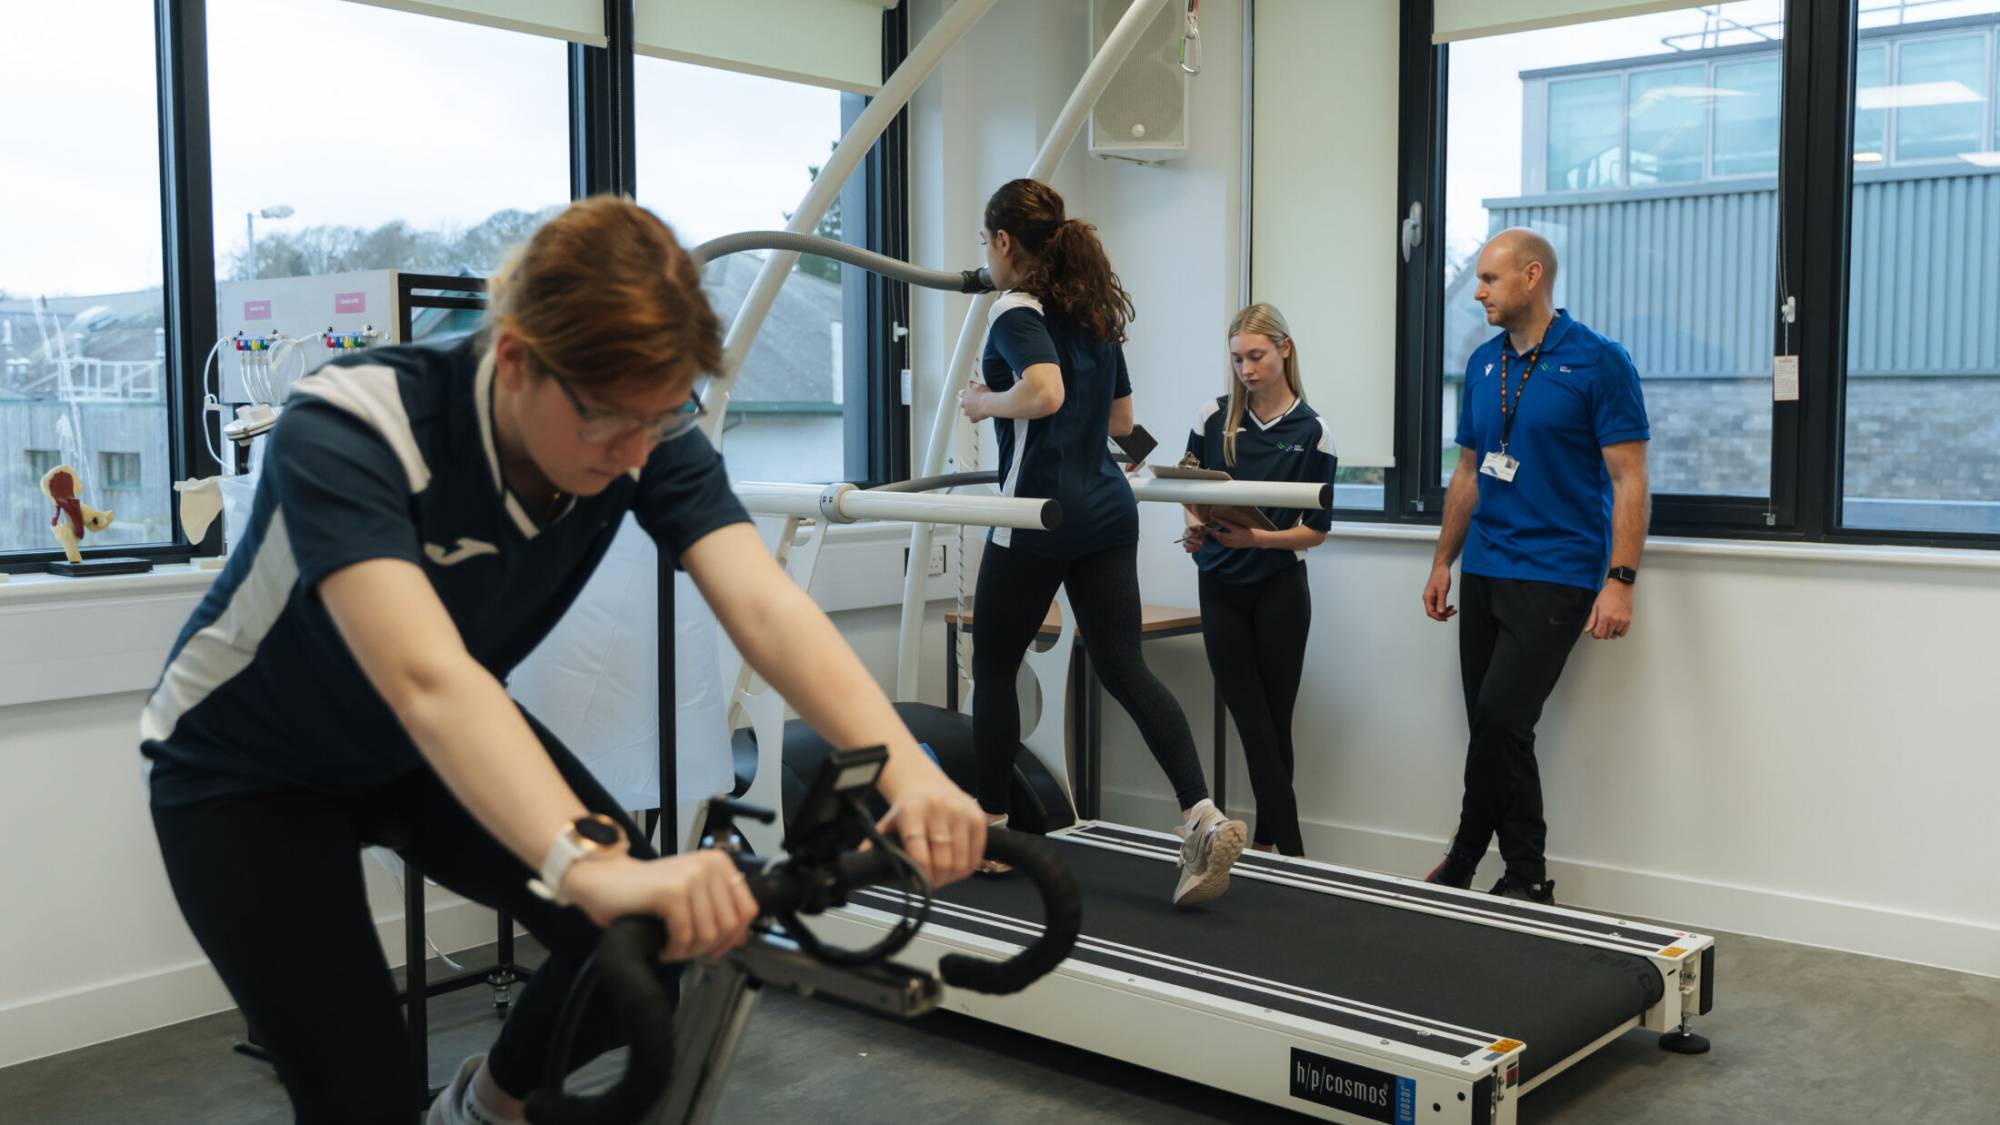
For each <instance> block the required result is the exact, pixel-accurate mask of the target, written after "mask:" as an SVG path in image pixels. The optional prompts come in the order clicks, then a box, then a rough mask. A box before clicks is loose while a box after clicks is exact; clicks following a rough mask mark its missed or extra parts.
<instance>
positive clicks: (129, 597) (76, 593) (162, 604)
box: [0, 563, 220, 707]
mask: <svg viewBox="0 0 2000 1125" xmlns="http://www.w3.org/2000/svg"><path fill="white" fill-rule="evenodd" d="M218 573H220V571H215V570H199V569H197V568H195V567H194V566H192V565H189V564H187V563H175V564H172V565H169V566H160V567H155V568H154V569H153V570H151V571H149V572H147V573H145V574H111V575H106V576H104V577H102V578H65V577H61V576H58V575H54V574H16V575H13V576H12V577H11V578H10V579H9V580H8V581H6V582H0V707H6V706H12V705H16V704H26V703H46V702H51V701H55V700H62V699H82V698H87V697H91V696H102V695H113V694H117V693H120V692H130V691H145V690H146V689H148V688H150V687H152V686H153V684H154V682H155V681H156V680H158V679H159V676H160V669H161V668H162V667H163V666H164V665H165V664H166V659H167V651H168V650H169V649H170V648H172V647H173V643H174V638H175V637H177V636H179V635H180V630H181V626H182V625H184V624H186V622H187V619H188V615H189V614H190V613H192V612H193V611H194V607H195V604H196V603H197V602H199V601H200V600H201V596H202V595H203V594H204V593H206V592H207V590H208V587H209V585H210V584H211V583H213V582H214V581H215V576H216V575H217V574H218Z"/></svg>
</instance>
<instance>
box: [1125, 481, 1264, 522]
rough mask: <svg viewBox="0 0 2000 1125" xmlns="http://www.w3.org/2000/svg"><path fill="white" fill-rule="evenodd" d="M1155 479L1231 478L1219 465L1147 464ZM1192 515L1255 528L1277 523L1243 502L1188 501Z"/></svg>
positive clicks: (1261, 511) (1208, 520)
mask: <svg viewBox="0 0 2000 1125" xmlns="http://www.w3.org/2000/svg"><path fill="white" fill-rule="evenodd" d="M1147 468H1149V469H1151V470H1152V471H1153V476H1154V478H1155V479H1157V480H1234V479H1235V478H1234V477H1231V476H1230V475H1229V474H1228V473H1225V472H1223V471H1222V470H1220V469H1192V468H1183V467H1181V466H1179V465H1148V466H1147ZM1188 508H1189V510H1191V511H1193V512H1194V517H1195V518H1196V519H1198V520H1201V521H1202V522H1203V523H1211V522H1214V521H1216V520H1221V521H1223V522H1225V523H1232V524H1235V525H1236V526H1237V527H1254V528H1256V529H1257V530H1259V531H1276V530H1278V525H1277V524H1275V523H1272V522H1271V517H1269V516H1267V515H1265V514H1264V512H1263V510H1262V509H1260V508H1254V507H1251V506H1249V505H1247V504H1189V505H1188Z"/></svg>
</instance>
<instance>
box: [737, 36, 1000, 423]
mask: <svg viewBox="0 0 2000 1125" xmlns="http://www.w3.org/2000/svg"><path fill="white" fill-rule="evenodd" d="M994 3H995V0H958V3H956V4H953V5H951V6H950V7H948V8H946V9H945V11H944V15H943V16H942V17H941V18H940V19H939V20H938V23H937V26H936V27H934V28H932V29H931V32H930V34H928V35H926V36H924V38H923V41H922V42H920V43H918V44H917V45H916V47H915V48H914V49H913V50H911V52H910V53H909V55H908V56H907V57H906V58H904V59H903V64H902V65H901V66H898V67H897V68H896V73H894V74H892V75H890V76H889V80H888V81H887V82H884V83H883V84H882V89H881V91H880V92H879V93H877V94H876V95H875V96H874V97H873V98H870V99H869V101H868V108H867V109H865V110H862V111H861V116H860V117H858V118H856V119H855V122H854V126H853V128H851V129H849V130H848V131H847V135H846V136H844V137H842V138H841V139H840V144H839V145H837V146H836V147H835V148H834V150H833V155H831V156H829V157H827V160H826V164H825V165H824V166H822V167H821V168H820V170H819V175H818V176H816V177H814V179H813V183H812V187H811V188H808V189H807V190H806V195H805V198H804V199H802V200H800V201H799V209H798V210H796V211H794V212H792V217H791V221H790V222H789V223H787V224H786V226H785V229H786V230H788V231H791V232H793V233H796V234H807V233H810V232H811V231H812V230H813V229H814V228H816V227H818V226H819V220H820V218H821V216H823V215H825V214H826V211H827V208H829V207H831V206H832V205H833V200H834V197H835V196H837V195H839V194H840V189H841V188H842V187H843V186H844V185H845V184H846V183H847V178H848V177H849V176H851V175H853V174H854V169H855V168H856V167H857V166H859V165H860V163H861V158H862V157H864V156H866V155H867V154H868V150H869V149H871V148H873V147H874V146H875V142H876V140H877V139H878V138H880V137H881V136H882V132H883V130H885V129H887V128H888V127H889V122H891V121H893V120H894V119H895V117H896V114H898V113H900V112H902V109H903V107H904V106H905V105H908V104H909V101H910V98H911V96H912V95H914V94H915V93H916V92H917V87H918V86H920V85H922V84H923V81H924V79H925V78H928V77H929V76H930V73H931V71H932V70H933V69H935V68H936V67H937V64H938V60H939V59H942V58H943V57H944V55H945V52H946V51H948V50H950V49H951V45H952V44H954V43H956V42H958V40H959V39H961V38H962V37H964V35H965V33H966V32H967V31H970V30H971V29H972V25H973V24H975V23H978V22H979V17H981V16H983V15H985V14H986V12H987V10H988V9H990V8H992V7H993V5H994ZM798 259H799V255H798V251H796V250H777V251H773V252H772V253H771V256H770V257H768V258H765V259H764V265H763V266H762V268H760V269H759V270H758V271H757V280H756V281H755V282H753V283H752V284H751V286H750V293H749V295H748V296H746V297H745V298H744V299H743V307H742V308H741V309H740V310H738V311H737V313H736V319H735V320H733V321H731V322H730V324H729V335H728V336H727V338H725V339H724V340H723V343H722V370H721V371H720V372H718V373H717V376H716V379H715V381H714V383H713V384H712V385H711V386H710V387H709V388H708V392H707V395H708V399H707V402H706V403H705V405H706V406H707V407H708V412H709V413H708V421H707V423H705V424H704V425H703V427H702V429H703V432H705V433H706V434H707V435H708V440H709V443H710V444H711V445H713V446H715V447H716V448H717V449H721V448H722V419H723V416H724V415H725V414H727V413H729V394H730V391H731V389H732V388H733V387H735V385H736V375H737V373H738V372H739V371H741V370H742V368H743V360H744V358H745V357H746V356H748V355H749V354H750V345H751V343H752V342H754V341H755V340H756V338H757V330H758V329H759V328H762V327H763V326H764V318H765V317H766V316H768V315H770V312H771V306H772V305H774V304H776V303H777V300H778V289H779V288H780V287H781V286H783V285H784V284H785V278H786V277H787V276H789V275H790V274H791V272H792V264H793V263H795V262H797V261H798Z"/></svg>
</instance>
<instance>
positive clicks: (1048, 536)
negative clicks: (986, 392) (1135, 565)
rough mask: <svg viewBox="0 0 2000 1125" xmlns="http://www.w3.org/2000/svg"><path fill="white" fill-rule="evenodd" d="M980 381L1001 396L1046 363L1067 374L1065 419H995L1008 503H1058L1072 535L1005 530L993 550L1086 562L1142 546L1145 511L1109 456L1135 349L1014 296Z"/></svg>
mask: <svg viewBox="0 0 2000 1125" xmlns="http://www.w3.org/2000/svg"><path fill="white" fill-rule="evenodd" d="M987 324H988V328H987V332H986V353H985V355H984V356H983V357H982V358H981V359H980V362H979V369H980V373H981V374H980V377H981V379H982V380H983V381H984V382H985V384H986V385H987V386H988V387H990V388H991V389H993V390H995V391H1004V390H1006V389H1007V388H1009V387H1012V386H1013V385H1014V381H1015V380H1016V379H1017V378H1019V377H1020V374H1021V372H1023V371H1026V370H1027V369H1028V368H1029V367H1031V366H1033V365H1035V364H1037V363H1053V364H1055V365H1056V366H1058V367H1060V368H1061V369H1062V382H1063V404H1062V409H1060V410H1058V411H1056V412H1055V413H1054V414H1051V415H1049V416H1048V417H1046V418H1034V419H1027V418H995V419H993V429H994V431H995V432H996V433H997V435H998V437H999V444H1000V494H1001V495H1003V496H1033V497H1036V498H1040V499H1053V500H1055V501H1056V503H1058V504H1060V505H1061V506H1062V525H1061V526H1060V527H1057V528H1055V529H1054V530H1052V531H1035V530H1031V529H1025V528H1018V529H1017V528H1005V527H997V528H994V529H993V530H992V532H990V533H989V534H988V535H987V542H989V543H992V544H994V545H996V546H1000V547H1008V548H1011V549H1013V550H1017V551H1021V552H1023V553H1025V554H1030V555H1044V556H1049V557H1054V558H1078V557H1081V556H1083V555H1092V554H1096V553H1097V552H1099V551H1103V550H1107V549H1109V548H1112V547H1122V546H1124V545H1126V544H1128V543H1137V542H1138V541H1139V503H1138V501H1137V500H1135V499H1133V497H1132V486H1131V485H1129V484H1127V483H1126V482H1125V474H1124V473H1122V472H1120V471H1119V469H1118V466H1117V465H1115V464H1113V463H1112V460H1111V453H1110V450H1109V449H1108V448H1107V446H1106V442H1107V440H1108V439H1109V435H1110V433H1111V403H1112V400H1114V399H1120V398H1124V397H1126V396H1128V395H1130V394H1131V393H1132V377H1131V375H1130V374H1128V373H1127V372H1126V370H1125V349H1124V348H1122V347H1120V346H1118V345H1117V344H1113V343H1107V342H1105V341H1103V340H1099V339H1097V338H1096V337H1094V336H1092V335H1091V334H1090V333H1089V332H1088V331H1086V330H1085V329H1084V327H1083V326H1082V325H1080V324H1078V323H1076V322H1075V321H1073V320H1071V319H1069V318H1068V317H1066V316H1063V315H1061V314H1060V313H1044V312H1043V310H1042V303H1041V302H1040V301H1038V300H1036V299H1035V298H1033V297H1031V296H1029V295H1028V294H1026V293H1016V292H1010V293H1007V294H1005V295H1003V296H1002V297H1001V298H1000V299H999V300H998V301H996V302H994V304H993V311H992V312H991V313H989V314H988V317H987Z"/></svg>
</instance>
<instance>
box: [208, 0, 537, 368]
mask: <svg viewBox="0 0 2000 1125" xmlns="http://www.w3.org/2000/svg"><path fill="white" fill-rule="evenodd" d="M207 8H208V80H209V108H210V116H211V125H210V129H211V139H212V144H213V149H214V156H213V164H214V175H213V180H214V185H213V186H214V204H215V214H214V223H215V267H216V273H217V276H218V279H219V286H218V294H217V297H218V301H217V304H218V312H219V316H218V326H219V328H220V330H221V334H222V335H224V336H228V335H232V334H234V333H235V332H238V331H247V332H249V333H251V334H263V333H267V332H272V331H275V332H278V333H280V334H282V335H284V336H287V337H308V338H309V339H308V340H307V342H306V343H305V344H304V345H303V346H301V347H298V348H295V349H289V350H283V351H276V352H273V353H271V354H272V355H273V356H275V357H277V359H278V360H279V362H278V364H277V369H276V370H275V371H274V372H273V375H274V378H273V379H272V380H270V383H271V385H270V386H269V393H270V394H271V395H273V396H274V397H277V398H279V399H282V397H283V395H284V393H285V392H286V390H287V389H288V387H289V384H290V383H291V382H292V381H295V380H296V379H297V378H298V377H299V376H300V375H302V374H304V372H305V371H306V370H308V369H310V368H311V367H313V366H316V365H317V364H318V363H319V362H320V361H322V360H323V359H325V358H328V357H327V354H326V352H325V349H324V347H323V346H321V345H319V344H318V343H317V341H316V340H315V339H310V337H313V336H315V335H316V334H317V333H319V332H321V331H322V330H324V329H326V328H327V327H328V326H329V324H328V321H329V320H331V319H332V318H333V317H334V316H335V315H341V316H346V317H352V318H354V319H353V320H351V321H340V322H337V323H338V326H339V327H340V328H342V329H343V330H355V331H358V330H360V329H362V328H363V327H364V326H366V325H372V326H373V327H375V328H376V329H378V330H385V331H387V330H391V329H393V328H394V327H395V326H394V325H393V324H392V323H391V321H392V317H391V313H390V309H389V304H390V301H389V298H388V296H387V294H388V291H389V290H388V286H387V282H386V279H377V280H374V281H355V280H352V279H349V280H347V281H345V282H343V283H342V284H340V285H337V286H336V285H332V284H328V285H327V286H326V290H325V292H324V293H321V292H318V291H317V290H316V289H310V288H309V289H308V290H306V294H309V296H307V295H305V294H300V293H299V291H298V290H296V289H292V288H285V289H280V290H276V291H273V290H271V289H269V288H267V287H261V286H258V285H257V284H255V281H256V280H257V279H270V278H294V277H325V276H327V275H331V274H341V273H350V272H354V271H365V270H390V269H398V270H409V271H417V272H422V273H433V274H447V275H458V276H477V277H485V276H488V275H490V274H491V273H492V272H493V270H494V268H495V267H496V266H498V265H499V264H500V260H501V258H502V257H503V256H504V255H505V254H506V252H507V250H508V249H509V248H511V247H512V246H514V245H515V244H516V243H518V242H520V241H521V240H522V239H525V238H526V237H527V236H528V235H529V234H530V233H532V232H533V231H534V229H535V227H537V226H538V225H540V224H541V222H542V221H543V220H545V219H546V218H547V217H549V216H550V215H552V214H554V213H555V212H556V211H557V210H558V209H560V208H561V207H562V206H563V205H564V204H565V203H567V201H568V200H569V198H570V183H569V178H570V136H569V128H570V125H569V54H568V52H569V48H568V46H567V44H565V43H563V42H562V41H559V40H556V39H552V38H544V37H540V36H534V35H527V34H522V33H519V32H513V31H502V30H497V29H494V28H488V27H482V26H476V25H472V24H467V23H462V22H457V21H454V20H446V19H439V18H435V17H431V16H423V15H414V14H411V13H407V12H399V11H391V10H386V9H383V8H379V7H374V6H371V5H367V4H355V3H347V2H344V0H290V2H288V3H284V4H270V3H265V2H262V0H208V5H207ZM311 44H324V45H334V44H340V45H343V46H340V47H339V48H337V49H320V48H319V47H314V46H310V45H311ZM281 45H289V46H281ZM300 45H306V46H300ZM357 55H365V56H366V57H367V61H366V63H365V65H362V64H360V63H358V61H357ZM280 70H281V71H282V77H281V80H280V75H279V71H280ZM294 294H298V295H296V296H295V295H294ZM274 296H275V297H276V298H277V299H276V300H273V297H274ZM339 297H345V298H346V301H345V302H344V303H342V302H340V301H339V300H338V299H337V298H339ZM287 298H290V301H288V300H287ZM293 302H296V303H293ZM357 308H358V309H359V310H360V311H358V312H353V311H349V310H354V309H357ZM477 321H478V317H477V315H476V314H468V313H458V314H456V315H450V314H445V313H443V312H441V311H440V310H430V311H429V312H428V313H427V314H425V315H423V316H420V317H419V318H418V320H417V323H415V324H414V325H413V334H414V335H417V336H419V337H421V336H423V335H425V334H427V333H428V332H431V331H453V330H462V329H466V328H469V327H471V326H473V325H475V324H476V323H477ZM204 344H206V342H204ZM221 358H222V364H221V374H220V382H221V384H222V388H223V391H224V393H223V397H224V398H225V399H227V400H229V401H244V400H245V399H246V398H248V397H253V396H254V397H259V398H261V397H264V396H265V393H266V392H265V390H264V389H262V387H261V386H260V383H259V381H258V380H255V379H251V380H247V381H246V380H244V379H240V378H238V365H237V363H236V362H235V360H236V356H235V355H234V354H233V352H229V351H225V353H224V354H223V356H222V357H221Z"/></svg>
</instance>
